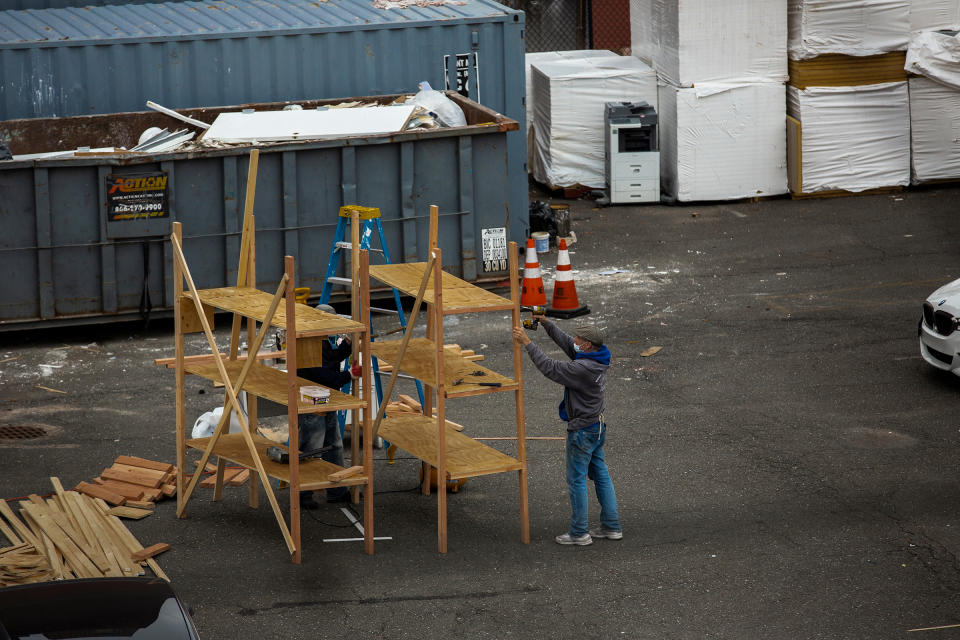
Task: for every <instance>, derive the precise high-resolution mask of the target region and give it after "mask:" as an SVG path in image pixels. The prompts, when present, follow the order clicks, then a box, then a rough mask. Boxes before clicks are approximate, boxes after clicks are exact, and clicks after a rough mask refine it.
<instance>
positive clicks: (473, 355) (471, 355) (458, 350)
mask: <svg viewBox="0 0 960 640" xmlns="http://www.w3.org/2000/svg"><path fill="white" fill-rule="evenodd" d="M443 348H444V349H446V350H447V351H448V352H452V353H455V354H457V355H458V356H460V357H461V358H463V359H464V360H469V361H471V362H479V361H480V360H483V358H484V356H483V354H482V353H477V352H476V351H474V350H473V349H464V348H463V347H461V346H460V345H458V344H445V345H443ZM391 371H393V365H390V364H381V365H380V372H381V373H390V372H391Z"/></svg>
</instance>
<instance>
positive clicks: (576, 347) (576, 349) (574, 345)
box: [573, 342, 583, 353]
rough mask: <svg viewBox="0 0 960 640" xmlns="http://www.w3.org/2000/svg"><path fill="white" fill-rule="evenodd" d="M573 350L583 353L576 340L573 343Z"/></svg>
mask: <svg viewBox="0 0 960 640" xmlns="http://www.w3.org/2000/svg"><path fill="white" fill-rule="evenodd" d="M573 350H574V351H576V352H577V353H583V349H581V348H580V345H578V344H577V343H576V342H574V343H573Z"/></svg>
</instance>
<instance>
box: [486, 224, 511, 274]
mask: <svg viewBox="0 0 960 640" xmlns="http://www.w3.org/2000/svg"><path fill="white" fill-rule="evenodd" d="M480 231H481V236H480V237H481V239H482V245H481V246H482V251H481V259H482V260H483V270H484V272H489V271H506V270H507V268H508V267H509V265H508V264H507V228H506V227H493V228H492V229H481V230H480Z"/></svg>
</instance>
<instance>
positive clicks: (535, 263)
mask: <svg viewBox="0 0 960 640" xmlns="http://www.w3.org/2000/svg"><path fill="white" fill-rule="evenodd" d="M520 304H521V305H523V306H525V307H536V306H543V305H546V304H547V294H546V293H545V292H544V290H543V277H542V276H541V275H540V261H539V260H538V259H537V248H536V245H535V244H534V242H533V238H527V259H526V264H525V265H524V267H523V291H522V292H521V293H520Z"/></svg>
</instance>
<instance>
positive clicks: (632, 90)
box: [532, 55, 657, 189]
mask: <svg viewBox="0 0 960 640" xmlns="http://www.w3.org/2000/svg"><path fill="white" fill-rule="evenodd" d="M532 79H533V92H534V113H533V119H534V123H535V124H534V149H533V158H532V166H533V177H534V178H535V179H536V180H537V181H538V182H541V183H543V184H545V185H548V186H550V187H572V186H574V185H583V186H585V187H590V188H594V189H602V188H603V187H604V186H605V184H606V178H605V176H604V156H605V152H604V136H603V134H604V132H603V111H604V104H605V103H607V102H615V101H630V102H639V101H645V102H648V103H649V104H651V105H653V107H654V108H656V107H657V75H656V73H655V72H654V71H653V69H651V68H650V67H649V66H647V65H646V64H644V63H643V62H641V61H640V60H638V59H636V58H634V57H632V56H614V55H611V56H609V57H604V58H587V59H580V60H560V61H553V62H549V61H548V62H537V63H534V64H533V66H532Z"/></svg>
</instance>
